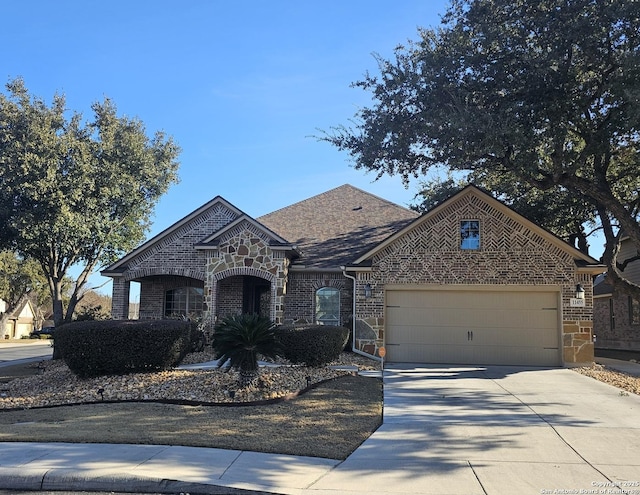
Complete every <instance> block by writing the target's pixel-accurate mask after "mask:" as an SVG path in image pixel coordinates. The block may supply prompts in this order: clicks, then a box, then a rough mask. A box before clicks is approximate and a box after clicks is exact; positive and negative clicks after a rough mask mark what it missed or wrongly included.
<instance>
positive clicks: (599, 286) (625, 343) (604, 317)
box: [593, 237, 640, 351]
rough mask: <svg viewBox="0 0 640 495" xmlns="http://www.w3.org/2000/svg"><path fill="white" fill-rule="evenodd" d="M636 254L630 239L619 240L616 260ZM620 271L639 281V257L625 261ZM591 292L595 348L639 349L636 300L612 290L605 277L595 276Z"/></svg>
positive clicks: (639, 319) (639, 318)
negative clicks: (625, 263)
mask: <svg viewBox="0 0 640 495" xmlns="http://www.w3.org/2000/svg"><path fill="white" fill-rule="evenodd" d="M637 255H638V251H637V249H636V248H635V246H634V244H633V242H632V241H631V239H629V238H628V237H627V238H624V239H622V242H621V244H620V252H619V254H618V259H619V260H621V261H624V260H629V259H632V258H635V257H636V256H637ZM623 273H624V275H625V276H626V277H627V278H628V279H629V280H630V281H631V282H634V283H636V284H640V260H636V261H632V262H631V263H629V264H628V265H627V266H626V267H625V269H624V271H623ZM593 291H594V300H593V328H594V333H595V335H596V337H597V339H596V347H597V348H598V349H617V350H625V351H640V300H638V299H636V298H634V297H632V296H630V295H628V294H621V293H617V292H616V291H614V290H613V287H612V286H611V285H609V284H608V283H607V279H606V276H601V277H598V279H597V280H596V284H595V287H594V288H593Z"/></svg>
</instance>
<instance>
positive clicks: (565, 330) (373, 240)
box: [102, 185, 603, 366]
mask: <svg viewBox="0 0 640 495" xmlns="http://www.w3.org/2000/svg"><path fill="white" fill-rule="evenodd" d="M602 271H603V266H602V265H600V264H599V263H598V261H596V260H595V259H593V258H591V257H590V256H588V255H586V254H585V253H583V252H581V251H579V250H578V249H576V248H575V247H573V246H571V245H570V244H568V243H566V242H564V241H563V240H561V239H559V238H558V237H556V236H554V235H553V234H551V233H550V232H548V231H546V230H544V229H543V228H541V227H539V226H537V225H535V224H533V223H532V222H530V221H528V220H527V219H526V218H523V217H522V216H520V215H518V214H517V213H515V212H514V211H513V210H511V209H510V208H508V207H507V206H506V205H504V204H503V203H502V202H500V201H498V200H496V199H495V198H493V197H492V196H491V195H489V194H487V193H485V192H483V191H481V190H480V189H478V188H476V187H474V186H468V187H466V188H464V189H463V190H461V191H460V192H458V193H457V194H455V195H453V196H452V197H450V198H449V199H447V200H446V201H444V202H442V203H441V204H440V205H438V206H437V207H435V208H433V209H432V210H431V211H429V212H427V213H425V214H423V215H419V214H418V213H416V212H414V211H412V210H409V209H407V208H404V207H402V206H399V205H396V204H394V203H392V202H389V201H386V200H384V199H381V198H379V197H377V196H374V195H372V194H369V193H367V192H365V191H363V190H360V189H358V188H355V187H353V186H350V185H343V186H340V187H337V188H335V189H332V190H330V191H327V192H325V193H322V194H319V195H317V196H314V197H311V198H309V199H306V200H304V201H300V202H298V203H295V204H293V205H291V206H288V207H285V208H282V209H280V210H277V211H274V212H273V213H269V214H267V215H264V216H262V217H258V218H252V217H251V216H249V215H248V214H246V213H244V212H243V211H242V210H240V209H239V208H237V207H236V206H234V205H232V204H230V203H229V202H228V201H226V200H225V199H224V198H222V197H220V196H217V197H215V198H214V199H212V200H211V201H209V202H208V203H206V204H205V205H203V206H202V207H200V208H198V209H197V210H195V211H193V212H191V213H190V214H188V215H187V216H186V217H184V218H183V219H182V220H180V221H178V222H177V223H175V224H174V225H172V226H170V227H168V228H167V229H166V230H164V231H163V232H161V233H160V234H158V235H157V236H155V237H153V238H152V239H150V240H149V241H147V242H146V243H144V244H142V245H141V246H140V247H139V248H137V249H135V250H133V251H132V252H130V253H128V254H127V255H125V256H124V257H123V258H121V259H120V260H118V261H117V262H115V263H114V264H112V265H111V266H109V267H108V268H106V269H105V270H104V271H103V272H102V274H103V275H105V276H108V277H111V278H113V309H112V313H113V317H114V318H116V319H125V318H127V317H128V302H129V290H130V283H131V282H132V281H136V282H139V283H140V318H163V317H171V316H174V315H194V316H202V317H203V318H204V320H205V321H208V322H213V321H215V320H216V319H217V318H220V317H223V316H225V315H229V314H234V313H240V312H250V313H259V314H263V315H265V316H268V317H269V318H271V319H272V320H273V321H275V322H276V323H286V322H295V321H300V320H302V321H306V322H318V323H323V324H342V325H349V326H351V325H354V326H355V332H354V333H355V335H354V347H355V348H356V350H358V351H360V352H364V353H368V354H371V355H377V354H379V350H380V348H381V347H383V346H384V347H385V349H386V359H387V360H388V361H396V362H423V363H424V362H427V363H462V364H464V363H467V364H470V363H473V364H505V365H508V364H519V365H534V366H536V365H537V366H557V365H563V364H564V365H572V364H576V363H584V362H590V361H592V360H593V336H592V324H593V320H592V317H593V292H592V279H593V277H594V276H595V275H596V274H597V273H601V272H602Z"/></svg>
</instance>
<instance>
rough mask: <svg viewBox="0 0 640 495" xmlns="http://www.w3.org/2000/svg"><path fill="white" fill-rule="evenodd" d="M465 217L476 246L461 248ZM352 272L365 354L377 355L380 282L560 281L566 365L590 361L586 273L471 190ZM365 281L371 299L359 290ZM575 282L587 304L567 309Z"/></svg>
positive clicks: (381, 320)
mask: <svg viewBox="0 0 640 495" xmlns="http://www.w3.org/2000/svg"><path fill="white" fill-rule="evenodd" d="M462 220H480V225H481V227H480V229H481V249H480V250H477V251H470V250H461V249H459V243H460V233H459V229H460V221H462ZM357 278H358V282H357V283H358V288H357V290H356V297H357V311H358V313H357V318H358V325H357V326H358V332H357V335H356V338H357V341H358V342H357V345H358V347H359V348H360V349H361V350H363V351H365V352H369V353H372V354H374V353H377V350H378V348H379V347H380V346H381V345H382V344H383V342H384V328H385V327H384V325H385V322H384V314H385V311H384V285H385V284H456V285H461V286H463V285H476V284H491V285H503V286H505V287H507V286H508V285H510V284H511V285H532V286H533V285H535V286H541V285H549V286H553V287H558V286H560V287H562V301H563V304H562V315H563V325H562V326H563V328H562V332H563V343H562V345H563V359H564V361H565V363H579V362H586V361H592V360H593V343H592V312H591V308H592V304H593V292H592V282H591V276H590V275H588V274H582V275H579V274H577V273H576V267H575V262H574V260H573V259H572V257H571V256H570V255H569V254H568V253H566V252H565V251H564V250H562V249H560V248H558V247H556V246H554V245H552V244H551V243H549V242H548V241H547V240H546V239H544V238H543V237H541V236H539V235H538V234H536V233H535V232H533V231H531V230H529V229H528V228H526V226H525V225H523V224H521V223H519V222H516V221H514V220H513V218H511V217H510V216H508V215H506V214H505V213H503V212H502V211H501V210H498V209H495V208H493V207H492V206H491V205H489V204H488V203H486V202H484V201H482V200H481V199H480V198H478V197H476V196H473V195H469V196H463V197H462V198H460V199H459V200H458V201H456V202H453V203H452V204H451V205H449V206H448V207H447V208H445V209H442V210H440V211H439V212H438V213H437V214H436V215H433V216H432V217H431V218H429V219H428V220H426V221H425V222H423V223H422V224H420V225H418V226H416V228H415V229H413V230H412V231H410V232H407V233H406V234H405V235H404V236H402V237H401V238H399V239H397V240H396V241H395V242H393V243H392V244H390V245H389V246H387V247H386V248H385V249H383V250H382V251H380V252H379V253H377V254H376V255H375V256H374V257H373V259H372V268H371V271H370V272H360V273H358V275H357ZM367 283H369V284H370V285H371V287H372V291H373V297H371V298H369V299H365V298H364V296H363V295H362V294H363V291H364V289H363V288H364V286H365V285H366V284H367ZM577 283H582V285H583V287H584V289H585V291H586V307H585V308H570V307H569V299H570V298H572V297H574V295H575V288H576V284H577Z"/></svg>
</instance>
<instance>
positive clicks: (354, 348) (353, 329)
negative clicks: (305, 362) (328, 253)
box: [340, 266, 382, 361]
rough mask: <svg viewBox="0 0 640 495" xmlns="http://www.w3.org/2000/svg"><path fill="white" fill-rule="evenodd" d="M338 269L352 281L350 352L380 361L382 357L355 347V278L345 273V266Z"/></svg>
mask: <svg viewBox="0 0 640 495" xmlns="http://www.w3.org/2000/svg"><path fill="white" fill-rule="evenodd" d="M340 269H341V270H342V275H344V276H345V277H347V278H350V279H351V280H352V281H353V311H352V318H353V322H352V323H351V328H352V330H351V331H352V332H353V336H352V338H351V352H354V353H356V354H360V355H361V356H364V357H368V358H370V359H373V360H375V361H382V358H379V357H378V356H374V355H372V354H369V353H366V352H363V351H361V350H360V349H356V285H357V284H356V278H355V277H353V276H351V275H348V274H347V268H346V267H344V266H341V267H340Z"/></svg>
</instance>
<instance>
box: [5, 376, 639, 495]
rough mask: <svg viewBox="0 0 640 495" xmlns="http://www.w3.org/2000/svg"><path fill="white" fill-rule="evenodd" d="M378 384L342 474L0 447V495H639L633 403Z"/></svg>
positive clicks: (187, 455)
mask: <svg viewBox="0 0 640 495" xmlns="http://www.w3.org/2000/svg"><path fill="white" fill-rule="evenodd" d="M638 366H639V367H640V365H638ZM384 381H385V392H384V395H385V408H384V424H383V425H382V426H381V427H380V428H379V429H378V431H376V432H375V433H374V434H373V435H372V436H371V437H370V438H369V439H368V440H366V441H365V442H364V443H363V444H362V445H361V446H360V447H359V448H358V449H357V450H356V451H355V452H354V453H353V454H352V455H351V456H350V457H349V458H348V459H347V460H345V461H344V462H339V461H334V460H327V459H320V458H312V457H295V456H286V455H273V454H259V453H254V452H237V451H226V450H218V449H202V448H193V447H176V446H145V445H90V444H31V443H3V444H0V488H5V489H32V490H33V489H48V490H54V489H58V490H60V489H78V490H107V491H109V490H119V491H127V490H128V491H139V492H144V491H152V492H155V493H160V492H163V493H181V492H182V493H192V494H195V493H246V492H234V490H238V489H240V490H249V493H251V491H253V493H255V492H258V493H265V492H266V493H282V494H293V495H297V494H306V495H328V494H331V495H336V494H338V493H340V494H345V495H349V494H351V495H355V494H365V493H367V494H371V493H373V494H407V493H411V494H424V495H428V494H438V495H457V494H459V495H473V494H478V495H498V494H514V493H517V494H539V493H554V490H555V493H634V490H635V493H640V455H638V453H639V452H640V396H637V395H634V394H622V393H621V392H620V390H619V389H617V388H615V387H612V386H609V385H606V384H604V383H601V382H598V381H596V380H593V379H591V378H588V377H585V376H583V375H580V374H578V373H575V372H573V371H571V370H568V369H544V368H523V367H499V366H489V367H480V366H479V367H467V366H459V367H455V366H420V365H418V366H411V365H405V366H401V365H394V366H393V368H387V369H386V370H385V378H384ZM616 484H618V486H619V487H620V488H616ZM620 489H624V490H627V491H626V492H624V491H616V490H620ZM563 490H564V491H563ZM580 490H582V492H581V491H580ZM594 490H595V491H594ZM602 490H603V491H602Z"/></svg>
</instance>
